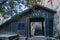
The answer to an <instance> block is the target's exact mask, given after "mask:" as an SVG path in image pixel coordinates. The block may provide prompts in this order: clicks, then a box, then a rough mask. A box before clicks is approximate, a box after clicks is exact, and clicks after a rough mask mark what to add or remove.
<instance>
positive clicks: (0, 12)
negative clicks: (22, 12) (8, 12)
mask: <svg viewBox="0 0 60 40" xmlns="http://www.w3.org/2000/svg"><path fill="white" fill-rule="evenodd" d="M0 14H1V15H2V16H3V15H4V11H3V8H2V4H0Z"/></svg>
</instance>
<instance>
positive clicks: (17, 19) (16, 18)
mask: <svg viewBox="0 0 60 40" xmlns="http://www.w3.org/2000/svg"><path fill="white" fill-rule="evenodd" d="M12 19H13V20H14V21H19V20H20V15H19V14H18V15H16V16H14V17H13V18H12Z"/></svg>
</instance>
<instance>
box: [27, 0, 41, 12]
mask: <svg viewBox="0 0 60 40" xmlns="http://www.w3.org/2000/svg"><path fill="white" fill-rule="evenodd" d="M27 1H28V5H29V6H30V7H31V8H32V10H33V11H34V10H35V6H34V5H36V4H37V2H40V1H41V0H27Z"/></svg>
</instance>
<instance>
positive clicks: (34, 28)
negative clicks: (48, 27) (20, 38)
mask: <svg viewBox="0 0 60 40" xmlns="http://www.w3.org/2000/svg"><path fill="white" fill-rule="evenodd" d="M30 35H31V36H34V35H44V18H30Z"/></svg>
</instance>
